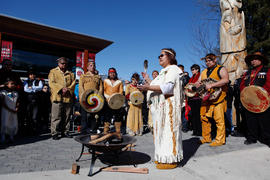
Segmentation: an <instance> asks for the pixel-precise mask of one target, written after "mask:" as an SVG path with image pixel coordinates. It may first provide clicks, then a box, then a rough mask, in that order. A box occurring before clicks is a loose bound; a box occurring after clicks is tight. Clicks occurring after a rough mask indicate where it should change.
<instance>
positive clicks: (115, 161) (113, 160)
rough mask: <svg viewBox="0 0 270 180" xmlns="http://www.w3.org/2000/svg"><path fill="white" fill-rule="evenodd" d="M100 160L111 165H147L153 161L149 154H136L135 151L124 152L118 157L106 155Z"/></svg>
mask: <svg viewBox="0 0 270 180" xmlns="http://www.w3.org/2000/svg"><path fill="white" fill-rule="evenodd" d="M99 160H100V161H101V162H102V163H104V164H110V165H137V164H145V163H147V162H149V161H150V160H151V157H150V156H149V155H148V154H145V153H141V152H135V151H124V152H122V153H120V154H119V155H118V157H116V156H113V155H109V154H104V155H102V156H100V157H99Z"/></svg>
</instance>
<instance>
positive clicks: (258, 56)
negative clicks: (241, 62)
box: [245, 52, 268, 65]
mask: <svg viewBox="0 0 270 180" xmlns="http://www.w3.org/2000/svg"><path fill="white" fill-rule="evenodd" d="M254 59H258V60H260V61H261V62H262V64H264V65H267V64H268V59H267V58H266V57H265V56H264V55H262V53H261V52H255V53H253V54H250V55H247V56H246V58H245V62H246V63H247V65H250V62H251V61H252V60H254Z"/></svg>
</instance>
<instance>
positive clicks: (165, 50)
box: [162, 49, 175, 56]
mask: <svg viewBox="0 0 270 180" xmlns="http://www.w3.org/2000/svg"><path fill="white" fill-rule="evenodd" d="M162 51H164V52H167V53H169V54H171V55H173V56H175V55H174V54H173V52H171V51H170V50H167V49H164V50H162Z"/></svg>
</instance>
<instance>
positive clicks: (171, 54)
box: [161, 48, 177, 65]
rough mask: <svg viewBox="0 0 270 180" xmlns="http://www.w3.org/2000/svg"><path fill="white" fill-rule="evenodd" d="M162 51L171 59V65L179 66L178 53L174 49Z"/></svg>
mask: <svg viewBox="0 0 270 180" xmlns="http://www.w3.org/2000/svg"><path fill="white" fill-rule="evenodd" d="M161 51H163V52H165V54H166V55H167V56H168V57H169V59H170V64H171V65H173V64H174V65H177V60H176V58H175V57H176V52H175V51H174V50H173V49H172V48H163V49H161ZM168 51H169V52H168Z"/></svg>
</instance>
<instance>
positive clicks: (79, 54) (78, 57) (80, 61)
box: [76, 51, 96, 68]
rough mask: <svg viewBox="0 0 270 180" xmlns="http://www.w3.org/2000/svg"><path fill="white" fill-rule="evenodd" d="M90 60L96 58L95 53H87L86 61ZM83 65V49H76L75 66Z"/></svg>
mask: <svg viewBox="0 0 270 180" xmlns="http://www.w3.org/2000/svg"><path fill="white" fill-rule="evenodd" d="M90 60H94V61H95V60H96V54H94V53H89V54H88V61H90ZM83 66H84V52H83V51H77V53H76V67H81V68H83Z"/></svg>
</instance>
